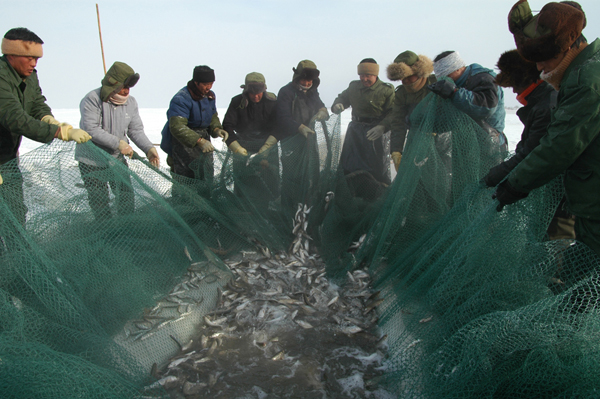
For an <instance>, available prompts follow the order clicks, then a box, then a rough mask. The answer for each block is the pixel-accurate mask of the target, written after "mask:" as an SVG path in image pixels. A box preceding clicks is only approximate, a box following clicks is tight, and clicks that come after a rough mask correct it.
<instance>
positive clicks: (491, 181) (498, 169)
mask: <svg viewBox="0 0 600 399" xmlns="http://www.w3.org/2000/svg"><path fill="white" fill-rule="evenodd" d="M509 173H510V169H509V168H508V167H507V166H506V165H505V164H504V163H501V164H500V165H496V166H494V167H493V168H491V169H490V171H489V172H488V174H487V175H485V176H484V178H483V181H484V182H485V185H486V186H488V187H496V186H497V185H498V184H499V183H500V182H501V181H502V180H503V179H504V178H505V177H506V176H507V175H508V174H509Z"/></svg>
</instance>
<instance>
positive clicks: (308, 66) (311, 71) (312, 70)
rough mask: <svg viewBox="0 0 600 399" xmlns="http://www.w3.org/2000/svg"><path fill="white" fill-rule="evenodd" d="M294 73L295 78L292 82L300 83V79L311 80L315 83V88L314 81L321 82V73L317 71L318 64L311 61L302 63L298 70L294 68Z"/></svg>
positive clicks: (299, 64)
mask: <svg viewBox="0 0 600 399" xmlns="http://www.w3.org/2000/svg"><path fill="white" fill-rule="evenodd" d="M292 71H294V77H293V78H292V82H295V83H298V81H299V80H300V79H309V80H312V81H313V86H314V85H315V82H314V81H318V80H319V79H318V78H319V74H320V72H319V70H318V69H317V64H315V63H314V62H312V61H310V60H303V61H300V62H299V63H298V66H297V67H296V68H292Z"/></svg>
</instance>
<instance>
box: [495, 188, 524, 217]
mask: <svg viewBox="0 0 600 399" xmlns="http://www.w3.org/2000/svg"><path fill="white" fill-rule="evenodd" d="M527 195H529V193H523V192H521V191H517V190H516V189H515V188H514V187H513V186H511V185H510V183H509V182H508V180H504V181H503V182H502V183H500V184H499V185H498V187H497V188H496V192H495V193H494V194H492V199H497V200H498V202H500V203H499V204H498V206H497V207H496V210H497V211H498V212H500V211H501V210H502V208H504V205H510V204H514V203H515V202H517V201H519V200H522V199H523V198H525V197H527Z"/></svg>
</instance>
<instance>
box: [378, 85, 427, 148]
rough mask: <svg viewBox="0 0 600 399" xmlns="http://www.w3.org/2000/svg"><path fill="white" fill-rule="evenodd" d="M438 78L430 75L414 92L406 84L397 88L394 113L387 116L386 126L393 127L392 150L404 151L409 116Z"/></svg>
mask: <svg viewBox="0 0 600 399" xmlns="http://www.w3.org/2000/svg"><path fill="white" fill-rule="evenodd" d="M436 81H437V79H436V78H435V75H429V77H428V78H427V82H426V83H425V85H424V86H423V87H422V88H421V89H420V90H419V91H416V92H414V93H411V92H409V91H407V90H406V87H404V85H400V86H398V87H397V88H396V94H395V96H394V106H393V108H392V113H391V114H390V116H389V117H388V118H386V123H387V124H388V125H389V126H386V127H388V128H390V129H391V131H392V133H391V136H390V152H400V153H401V152H403V151H404V141H405V140H406V134H407V133H408V127H409V126H408V118H409V117H410V114H411V113H412V111H413V110H414V109H415V107H416V106H417V105H418V104H419V103H420V102H421V100H423V99H424V98H425V96H426V95H427V94H429V92H430V90H429V89H428V88H427V86H428V85H430V84H432V83H435V82H436Z"/></svg>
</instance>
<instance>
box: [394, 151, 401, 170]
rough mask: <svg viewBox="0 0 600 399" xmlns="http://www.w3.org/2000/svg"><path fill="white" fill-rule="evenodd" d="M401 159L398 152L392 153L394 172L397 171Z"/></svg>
mask: <svg viewBox="0 0 600 399" xmlns="http://www.w3.org/2000/svg"><path fill="white" fill-rule="evenodd" d="M401 159H402V153H401V152H399V151H394V152H392V160H393V161H394V166H395V167H396V172H397V171H398V166H400V160H401Z"/></svg>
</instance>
